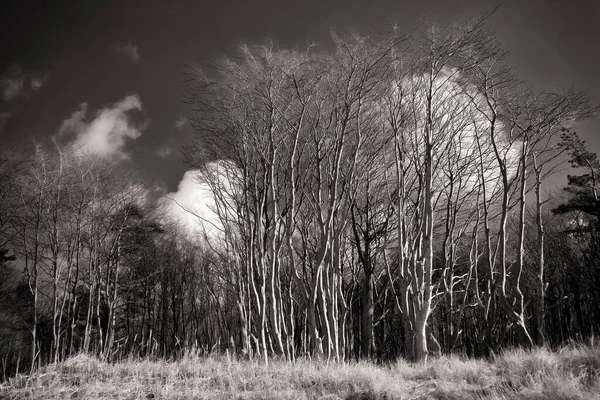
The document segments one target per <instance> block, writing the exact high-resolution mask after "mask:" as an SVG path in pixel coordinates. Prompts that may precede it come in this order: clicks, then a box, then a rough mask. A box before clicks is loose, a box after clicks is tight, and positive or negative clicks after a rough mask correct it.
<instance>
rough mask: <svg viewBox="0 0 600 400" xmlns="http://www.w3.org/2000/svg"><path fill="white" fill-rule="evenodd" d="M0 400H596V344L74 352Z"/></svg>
mask: <svg viewBox="0 0 600 400" xmlns="http://www.w3.org/2000/svg"><path fill="white" fill-rule="evenodd" d="M0 398H2V399H15V400H21V399H157V400H159V399H165V400H166V399H168V400H175V399H182V400H183V399H355V400H357V399H447V400H454V399H456V400H463V399H465V400H469V399H473V400H475V399H494V400H500V399H540V400H541V399H549V400H552V399H561V400H562V399H566V400H593V399H599V400H600V347H596V346H571V347H568V348H565V349H563V350H561V351H558V352H551V351H548V350H545V349H536V350H532V351H522V350H513V351H509V352H506V353H504V354H502V355H500V356H498V357H497V358H496V359H495V360H493V361H490V362H488V361H484V360H472V359H466V358H461V357H457V356H450V357H442V358H438V359H432V360H430V361H429V362H428V363H427V365H415V364H409V363H406V362H404V361H398V362H397V363H393V364H391V365H389V366H377V365H374V364H370V363H366V362H351V363H344V364H334V363H329V364H328V363H325V362H314V361H309V360H300V361H297V362H295V363H286V362H283V361H271V362H270V363H269V364H268V365H265V364H263V363H261V362H259V361H244V360H235V359H234V358H232V357H228V356H224V355H220V356H199V355H197V354H194V353H189V354H188V355H186V356H185V357H183V358H182V359H180V360H177V361H172V362H167V361H148V360H137V361H136V360H130V361H124V362H120V363H116V364H109V363H103V362H100V361H98V360H97V359H95V358H92V357H89V356H86V355H78V356H76V357H73V358H71V359H69V360H67V361H65V362H63V363H60V364H56V365H48V366H46V367H44V368H42V369H41V370H40V371H38V372H36V373H35V374H32V375H31V376H27V375H17V376H16V377H14V378H11V379H10V380H9V381H8V382H5V383H4V384H3V385H1V386H0Z"/></svg>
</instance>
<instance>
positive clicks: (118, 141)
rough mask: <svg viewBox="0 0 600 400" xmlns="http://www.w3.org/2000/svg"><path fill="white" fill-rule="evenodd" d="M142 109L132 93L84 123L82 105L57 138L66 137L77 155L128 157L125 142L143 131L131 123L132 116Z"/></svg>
mask: <svg viewBox="0 0 600 400" xmlns="http://www.w3.org/2000/svg"><path fill="white" fill-rule="evenodd" d="M141 110H142V103H141V101H140V97H139V96H138V95H137V94H134V95H130V96H127V97H125V98H124V99H123V100H121V101H118V102H116V103H114V104H112V105H110V106H108V107H105V108H103V109H101V110H99V111H97V112H96V114H95V117H94V119H93V120H92V121H91V122H86V115H87V112H88V105H87V103H82V104H80V105H79V108H78V109H77V110H75V112H73V114H72V115H71V117H70V118H68V119H66V120H64V121H63V123H62V125H61V127H60V130H59V136H60V137H63V138H65V137H66V138H69V139H70V140H71V146H72V147H73V148H74V149H75V152H76V153H78V154H79V155H84V154H95V155H99V156H103V157H115V158H118V159H124V158H129V155H128V153H127V151H126V149H125V146H126V144H127V142H128V141H131V140H136V139H137V138H139V137H140V136H141V135H142V131H143V129H144V126H143V125H141V124H137V125H136V124H135V123H134V122H133V121H132V119H131V113H132V112H135V111H141Z"/></svg>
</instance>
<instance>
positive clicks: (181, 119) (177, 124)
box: [175, 116, 187, 129]
mask: <svg viewBox="0 0 600 400" xmlns="http://www.w3.org/2000/svg"><path fill="white" fill-rule="evenodd" d="M186 123H187V118H186V117H184V116H181V117H179V118H177V121H175V128H177V129H181V128H183V127H184V125H185V124H186Z"/></svg>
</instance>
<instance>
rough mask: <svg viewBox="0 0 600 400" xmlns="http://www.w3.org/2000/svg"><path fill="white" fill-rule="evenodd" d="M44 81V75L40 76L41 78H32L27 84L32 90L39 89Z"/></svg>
mask: <svg viewBox="0 0 600 400" xmlns="http://www.w3.org/2000/svg"><path fill="white" fill-rule="evenodd" d="M45 81H46V77H45V76H44V77H41V78H33V79H32V80H31V82H29V85H30V86H31V88H32V89H33V90H34V91H38V90H40V88H41V87H42V85H43V84H44V82H45Z"/></svg>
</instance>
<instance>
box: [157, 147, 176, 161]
mask: <svg viewBox="0 0 600 400" xmlns="http://www.w3.org/2000/svg"><path fill="white" fill-rule="evenodd" d="M154 153H156V155H157V156H159V157H161V158H167V157H169V156H170V155H171V154H173V148H172V147H171V146H168V145H164V146H161V147H159V148H158V149H156V150H155V151H154Z"/></svg>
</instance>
